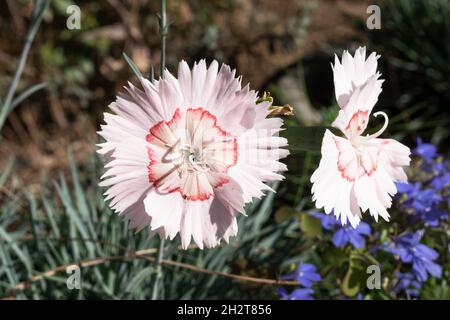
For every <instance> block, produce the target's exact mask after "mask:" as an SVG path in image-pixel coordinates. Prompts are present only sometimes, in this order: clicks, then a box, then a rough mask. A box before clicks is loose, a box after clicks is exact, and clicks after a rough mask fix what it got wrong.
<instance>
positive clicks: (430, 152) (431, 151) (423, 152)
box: [412, 138, 437, 160]
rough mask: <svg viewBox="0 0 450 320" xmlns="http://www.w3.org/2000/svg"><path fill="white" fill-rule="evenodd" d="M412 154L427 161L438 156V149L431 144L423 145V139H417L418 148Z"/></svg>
mask: <svg viewBox="0 0 450 320" xmlns="http://www.w3.org/2000/svg"><path fill="white" fill-rule="evenodd" d="M412 152H413V154H415V155H417V156H419V157H421V158H423V159H425V160H431V159H433V158H434V157H435V156H436V155H437V149H436V147H435V146H434V145H433V144H431V143H423V142H422V139H421V138H417V147H416V148H415V149H414V150H413V151H412Z"/></svg>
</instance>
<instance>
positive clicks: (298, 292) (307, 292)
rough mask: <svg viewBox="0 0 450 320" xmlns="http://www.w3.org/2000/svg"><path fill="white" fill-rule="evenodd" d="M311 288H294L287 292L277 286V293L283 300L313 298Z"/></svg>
mask: <svg viewBox="0 0 450 320" xmlns="http://www.w3.org/2000/svg"><path fill="white" fill-rule="evenodd" d="M313 293H314V290H313V289H304V288H301V289H295V290H294V291H292V292H291V293H288V292H287V291H286V289H284V288H278V294H279V295H280V296H281V299H283V300H314V298H313V296H312V294H313Z"/></svg>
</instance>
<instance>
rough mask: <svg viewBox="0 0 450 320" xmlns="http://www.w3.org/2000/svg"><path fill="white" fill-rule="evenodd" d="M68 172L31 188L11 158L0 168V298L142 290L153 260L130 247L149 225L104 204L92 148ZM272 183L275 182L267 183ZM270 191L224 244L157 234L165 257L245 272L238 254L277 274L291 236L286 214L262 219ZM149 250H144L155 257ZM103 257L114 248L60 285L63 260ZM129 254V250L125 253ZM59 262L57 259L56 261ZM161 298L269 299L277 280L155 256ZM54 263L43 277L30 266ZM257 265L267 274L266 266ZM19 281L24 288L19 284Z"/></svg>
mask: <svg viewBox="0 0 450 320" xmlns="http://www.w3.org/2000/svg"><path fill="white" fill-rule="evenodd" d="M69 157H70V163H71V172H70V175H64V174H61V175H60V177H59V179H57V180H56V181H53V182H51V181H43V182H42V184H41V185H40V188H39V189H40V190H39V191H37V192H36V191H35V192H31V191H29V190H27V189H18V188H17V187H15V185H14V184H15V183H14V181H15V179H14V175H13V174H11V166H12V163H10V165H9V166H8V167H7V168H4V169H3V170H2V171H1V172H2V175H1V176H0V187H2V188H4V189H5V190H8V192H7V194H8V196H7V195H5V193H2V194H1V195H0V197H1V198H0V298H5V297H11V298H12V297H14V298H17V299H88V298H95V299H150V298H151V291H152V290H151V286H152V283H153V281H154V280H155V264H154V263H153V262H152V261H147V260H143V259H136V258H135V257H134V256H133V254H134V252H136V251H137V250H145V249H151V248H155V247H156V246H157V244H158V241H157V239H156V238H153V239H149V237H148V235H149V232H148V230H146V229H145V230H142V231H140V232H138V233H136V232H134V231H132V230H129V229H128V228H127V225H126V223H124V222H123V221H121V218H120V217H119V216H118V215H117V214H116V213H114V212H111V210H110V209H109V208H108V206H107V204H106V203H105V202H104V200H103V198H104V197H103V195H102V193H103V192H104V190H103V189H102V188H100V187H98V182H99V181H98V176H99V174H98V173H99V172H100V171H101V170H103V169H102V164H101V161H100V160H99V159H98V157H97V156H96V155H93V156H92V158H91V159H90V161H88V163H86V164H85V165H83V166H82V167H77V166H76V165H75V163H74V161H73V159H72V158H71V155H70V152H69ZM272 187H273V188H274V189H277V188H278V184H274V185H272ZM274 196H275V195H274V193H269V194H268V195H267V196H266V197H264V198H263V199H262V200H258V199H255V201H254V202H253V203H252V204H251V205H249V206H248V207H247V210H246V212H247V214H248V216H247V217H244V216H242V215H240V216H239V217H238V225H239V231H238V235H237V236H236V237H234V238H231V241H230V244H225V243H223V244H222V245H221V246H219V247H217V248H214V249H206V250H199V249H195V248H194V249H188V250H186V251H185V250H181V249H179V248H178V246H179V240H178V238H176V239H175V240H174V241H172V242H169V243H167V242H166V252H165V256H164V259H167V260H171V261H175V262H182V263H187V264H191V265H195V266H196V267H198V268H204V269H208V270H212V271H219V272H226V273H238V274H241V273H244V274H245V271H246V268H243V269H242V270H237V269H236V270H235V266H236V265H237V263H238V261H246V262H248V263H251V264H254V265H257V266H258V267H257V270H266V271H267V272H269V274H268V275H267V274H265V273H264V272H262V271H261V274H250V275H252V276H256V277H258V276H259V277H266V278H276V277H277V273H278V272H280V270H281V266H279V265H277V264H278V263H280V261H284V260H285V259H286V257H284V254H285V252H287V251H286V250H288V251H289V250H290V249H292V248H294V247H295V245H296V244H298V237H290V236H289V234H290V233H292V232H293V231H294V230H295V229H296V228H297V222H296V221H295V220H289V221H286V222H284V223H282V224H274V223H268V222H269V220H270V219H271V216H272V209H273V205H274ZM155 255H156V252H154V253H150V254H149V256H151V257H155ZM104 257H121V258H118V259H116V260H109V261H105V262H102V263H98V264H95V265H91V266H84V267H83V266H82V267H81V269H80V272H81V289H80V290H77V289H73V290H70V289H68V287H67V279H68V277H69V276H70V274H67V273H66V269H65V266H67V265H71V264H74V265H80V264H81V262H83V261H87V260H89V261H94V260H96V259H102V258H104ZM127 257H129V258H127ZM61 266H62V267H61ZM162 267H163V269H164V278H163V283H162V284H161V286H160V288H161V292H160V295H159V298H160V299H193V298H197V299H214V298H230V299H236V298H265V299H267V298H271V297H272V298H276V287H274V286H270V285H262V284H255V283H248V282H241V281H236V280H232V279H229V278H226V277H223V276H220V275H211V274H206V273H201V272H198V271H193V270H188V269H185V268H181V267H177V266H169V265H163V266H162ZM49 270H57V271H56V272H55V273H54V274H48V275H47V276H45V277H43V278H42V279H38V280H35V281H29V280H31V279H33V277H35V276H36V275H40V274H42V273H44V272H47V271H49ZM267 272H266V273H267ZM22 286H23V288H22Z"/></svg>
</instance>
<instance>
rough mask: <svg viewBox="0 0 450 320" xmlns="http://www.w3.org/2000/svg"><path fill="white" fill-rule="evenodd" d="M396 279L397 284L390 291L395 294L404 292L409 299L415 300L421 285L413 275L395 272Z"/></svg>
mask: <svg viewBox="0 0 450 320" xmlns="http://www.w3.org/2000/svg"><path fill="white" fill-rule="evenodd" d="M397 278H398V281H397V284H396V285H395V286H394V288H393V289H392V291H393V292H394V293H395V294H398V293H399V292H401V291H404V292H406V294H408V295H409V296H410V297H414V298H415V297H418V296H419V294H420V292H419V290H420V288H421V287H422V284H421V282H420V281H419V280H417V277H416V276H415V275H414V274H412V273H401V272H397Z"/></svg>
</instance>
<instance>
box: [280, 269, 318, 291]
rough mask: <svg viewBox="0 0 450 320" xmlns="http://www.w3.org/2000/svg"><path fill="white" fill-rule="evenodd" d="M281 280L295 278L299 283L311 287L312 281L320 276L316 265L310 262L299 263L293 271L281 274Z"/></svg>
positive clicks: (315, 280)
mask: <svg viewBox="0 0 450 320" xmlns="http://www.w3.org/2000/svg"><path fill="white" fill-rule="evenodd" d="M280 279H282V280H296V281H297V282H298V283H299V284H300V285H302V286H304V287H306V288H311V287H312V285H313V283H314V282H317V281H320V280H321V279H322V278H321V277H320V274H318V273H317V270H316V267H315V266H314V265H312V264H310V263H299V265H298V266H297V269H295V271H294V272H291V273H288V274H286V275H284V276H281V277H280Z"/></svg>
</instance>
